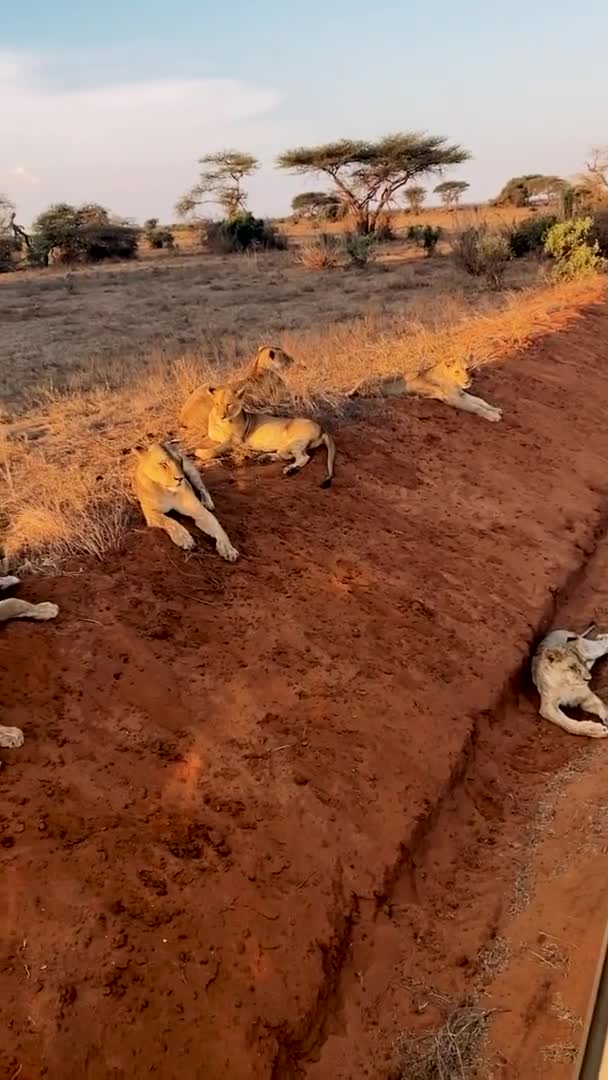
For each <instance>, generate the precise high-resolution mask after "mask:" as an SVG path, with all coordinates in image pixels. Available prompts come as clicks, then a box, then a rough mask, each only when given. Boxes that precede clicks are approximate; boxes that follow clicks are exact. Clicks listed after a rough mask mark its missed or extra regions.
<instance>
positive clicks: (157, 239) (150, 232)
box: [144, 218, 175, 251]
mask: <svg viewBox="0 0 608 1080" xmlns="http://www.w3.org/2000/svg"><path fill="white" fill-rule="evenodd" d="M144 236H145V238H146V240H147V242H148V244H149V245H150V247H151V248H155V249H156V250H157V251H160V250H161V249H162V248H166V249H167V250H168V251H171V250H172V249H173V248H174V247H175V238H174V236H173V232H172V230H171V229H167V228H165V226H164V225H159V224H158V218H148V220H147V221H144Z"/></svg>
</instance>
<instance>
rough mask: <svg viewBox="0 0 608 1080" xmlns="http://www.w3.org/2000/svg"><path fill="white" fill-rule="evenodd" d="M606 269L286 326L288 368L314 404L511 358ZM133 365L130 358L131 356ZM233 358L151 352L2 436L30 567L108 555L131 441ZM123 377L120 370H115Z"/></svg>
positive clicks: (17, 537) (12, 516)
mask: <svg viewBox="0 0 608 1080" xmlns="http://www.w3.org/2000/svg"><path fill="white" fill-rule="evenodd" d="M604 291H605V285H604V281H603V280H602V279H600V278H597V279H591V280H587V281H584V282H581V283H576V282H575V283H569V284H563V285H560V286H557V287H555V286H554V287H543V288H537V289H534V290H531V291H529V292H528V293H523V294H522V293H520V294H517V295H513V296H511V297H507V298H506V300H505V301H504V303H503V305H502V307H500V308H498V309H496V308H494V309H492V310H489V311H485V312H481V313H474V312H472V310H471V308H470V306H463V304H462V302H460V303H456V302H454V303H453V304H452V305H446V304H445V303H442V305H441V310H437V311H433V309H432V305H431V307H430V308H427V310H426V311H425V313H424V320H422V318H421V320H420V321H417V320H412V319H411V318H410V319H408V320H407V321H402V322H396V321H393V322H392V323H390V324H389V325H388V327H387V326H386V325H385V324H384V323H383V322H382V321H381V320H380V319H379V318H373V317H370V318H368V319H359V320H354V321H352V322H350V323H344V324H340V325H338V326H336V327H335V328H334V329H332V330H325V329H324V330H323V331H321V332H307V333H293V334H284V335H282V337H281V341H280V344H281V345H282V346H283V347H284V348H285V349H287V351H289V352H290V353H292V355H294V356H295V357H296V358H297V360H298V361H299V362H300V363H299V364H297V365H296V366H295V368H294V369H293V377H292V378H291V379H290V382H291V383H292V389H293V392H294V396H295V397H296V398H299V399H300V400H301V401H302V402H304V401H306V402H307V405H308V407H313V408H314V407H315V404H316V406H317V407H322V408H324V409H327V408H328V407H331V408H335V409H336V410H338V411H339V409H340V405H341V403H342V402H344V400H345V397H346V394H347V393H348V392H349V391H350V390H351V389H352V388H353V387H354V386H355V385H356V384H357V383H358V382H359V381H360V380H361V379H363V378H364V377H369V376H370V375H374V374H377V375H387V374H402V375H405V377H406V378H407V377H408V375H409V376H410V377H411V376H412V375H415V374H418V373H419V372H421V371H425V370H429V369H434V368H438V367H440V368H441V369H442V376H443V377H444V378H446V379H447V380H449V377H450V376H449V372H450V366H451V364H452V363H458V364H462V363H464V364H465V365H466V366H467V367H468V368H469V369H475V368H477V367H479V366H480V365H481V364H485V363H492V362H497V361H504V360H506V359H508V358H509V357H511V356H512V355H513V354H514V353H516V352H517V351H519V350H521V349H523V348H525V347H526V346H527V345H528V344H529V343H530V342H532V341H534V340H535V339H536V338H539V337H541V336H543V335H545V334H550V333H555V332H557V331H560V330H562V329H564V328H565V327H567V326H568V325H569V324H570V323H571V322H572V321H573V320H574V319H576V318H578V317H579V316H580V314H581V312H582V311H583V310H584V308H585V307H587V306H588V305H590V304H593V303H594V302H597V301H598V300H599V299H600V298H601V297H602V296H603V294H604ZM125 368H126V365H125ZM218 375H219V379H220V381H221V379H222V377H223V376H224V375H225V370H224V371H223V372H219V371H218V368H217V367H213V366H211V365H210V364H209V362H208V360H207V359H206V358H205V357H204V356H202V355H200V354H197V353H196V352H193V351H191V352H188V353H186V354H185V355H184V356H183V357H182V358H181V359H179V360H177V361H173V362H170V363H168V362H167V361H166V359H164V358H163V357H162V355H157V356H156V357H154V356H153V355H152V356H151V357H150V362H149V364H148V367H147V369H146V371H145V373H141V374H140V375H139V376H138V377H137V378H133V379H132V380H131V381H130V380H129V378H128V376H125V377H124V380H123V382H122V384H120V385H118V386H116V385H108V384H107V383H106V385H104V384H103V383H102V384H101V385H100V386H98V387H97V388H95V389H93V390H88V391H82V392H78V391H76V392H73V393H63V394H54V393H49V394H48V395H46V396H44V395H42V396H41V397H40V398H39V401H38V404H37V405H36V407H35V408H33V409H31V410H30V411H29V412H28V413H26V414H25V415H23V416H22V417H20V419H19V421H18V422H16V423H14V424H12V425H10V426H6V427H5V429H4V431H3V434H2V439H1V442H0V495H1V503H0V506H1V507H2V517H1V518H0V527H1V528H2V542H3V545H4V548H5V552H6V554H7V555H8V556H9V558H10V559H11V561H12V562H13V563H15V564H16V565H21V566H22V567H29V568H32V569H44V567H45V566H49V567H53V568H55V567H56V566H57V564H58V563H59V562H60V561H61V560H63V559H64V558H66V557H68V556H71V555H76V554H88V555H92V556H95V557H97V558H102V557H103V556H104V555H106V554H107V553H108V552H109V551H112V550H116V549H118V548H120V546H121V545H122V543H123V542H124V539H125V534H126V532H127V531H128V529H129V527H130V523H131V522H135V521H137V513H136V510H135V507H134V505H133V498H132V495H131V491H130V476H131V473H132V461H131V457H130V451H131V450H132V448H133V447H135V446H137V445H138V444H142V443H143V444H145V443H149V442H150V441H151V440H153V439H158V438H167V437H172V436H175V435H177V434H179V433H178V431H177V420H176V418H177V415H178V412H179V409H180V407H181V405H182V404H183V401H184V400H185V398H186V397H187V395H188V394H189V393H190V391H191V390H192V389H193V388H194V387H195V386H196V385H198V384H199V383H200V382H203V381H208V380H214V381H217V380H218ZM113 378H114V379H115V378H116V371H114V373H113Z"/></svg>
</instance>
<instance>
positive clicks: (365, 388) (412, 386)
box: [348, 360, 502, 424]
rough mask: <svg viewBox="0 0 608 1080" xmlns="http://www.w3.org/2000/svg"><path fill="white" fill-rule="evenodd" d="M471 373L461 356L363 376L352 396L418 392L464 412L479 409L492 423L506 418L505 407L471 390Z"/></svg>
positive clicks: (418, 394)
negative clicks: (411, 369)
mask: <svg viewBox="0 0 608 1080" xmlns="http://www.w3.org/2000/svg"><path fill="white" fill-rule="evenodd" d="M471 381H472V380H471V376H470V374H469V372H468V370H467V368H466V365H465V364H464V363H463V362H462V361H459V360H450V361H447V362H444V363H440V364H435V365H434V366H433V367H429V368H427V369H426V370H422V371H420V372H418V373H417V374H416V375H413V374H412V375H408V376H407V377H406V376H404V375H380V376H376V377H374V376H371V377H366V378H364V379H362V380H361V381H360V382H359V383H357V385H356V386H355V387H354V389H353V390H351V391H350V393H349V395H348V396H349V397H351V398H360V397H405V396H409V395H417V396H419V397H427V398H433V399H434V400H435V401H442V402H443V403H444V404H445V405H451V406H452V408H453V409H460V410H461V411H462V412H470V413H475V414H476V415H477V416H481V417H482V419H484V420H488V421H489V422H490V423H491V424H496V423H498V421H499V420H502V410H501V409H498V408H496V407H495V406H494V405H490V404H489V403H488V402H487V401H484V400H483V398H479V397H475V396H474V395H473V394H468V393H467V390H468V388H469V386H470V385H471Z"/></svg>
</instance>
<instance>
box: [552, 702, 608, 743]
mask: <svg viewBox="0 0 608 1080" xmlns="http://www.w3.org/2000/svg"><path fill="white" fill-rule="evenodd" d="M591 696H592V697H595V695H594V694H592V695H591ZM583 700H586V698H585V697H584V696H582V701H583ZM598 700H599V699H598ZM582 701H581V706H582V707H583V708H585V706H584V705H583V704H582ZM539 711H540V715H541V716H542V717H543V718H544V719H545V720H550V721H551V723H552V724H556V725H557V727H560V728H562V730H563V731H567V732H568V734H569V735H586V736H587V737H588V738H590V739H605V738H606V736H608V727H604V725H603V724H596V723H595V722H594V721H592V720H572V718H571V717H570V716H566V713H565V712H563V711H562V709H561V708H560V702H559V701H555V700H554V699H553V698H552V697H551V698H550V697H548V696H543V697H541V702H540V710H539ZM587 711H588V712H595V710H594V709H587Z"/></svg>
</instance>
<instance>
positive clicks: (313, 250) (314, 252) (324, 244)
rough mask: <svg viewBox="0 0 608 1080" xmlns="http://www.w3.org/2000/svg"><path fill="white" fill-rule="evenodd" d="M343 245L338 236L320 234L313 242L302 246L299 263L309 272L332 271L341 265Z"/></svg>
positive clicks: (310, 241) (309, 241) (299, 252)
mask: <svg viewBox="0 0 608 1080" xmlns="http://www.w3.org/2000/svg"><path fill="white" fill-rule="evenodd" d="M341 249H342V245H341V244H340V241H339V239H338V238H337V237H336V236H331V235H330V234H329V233H319V235H318V236H315V238H314V239H313V240H308V241H307V242H306V243H305V244H302V246H301V248H300V249H299V251H298V256H297V258H298V262H301V263H302V266H305V267H306V269H307V270H331V269H333V268H334V267H336V266H339V265H340V261H341V259H340V255H341Z"/></svg>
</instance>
